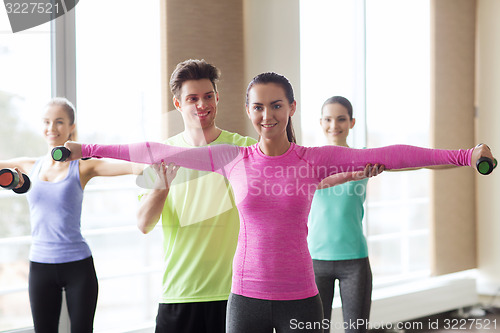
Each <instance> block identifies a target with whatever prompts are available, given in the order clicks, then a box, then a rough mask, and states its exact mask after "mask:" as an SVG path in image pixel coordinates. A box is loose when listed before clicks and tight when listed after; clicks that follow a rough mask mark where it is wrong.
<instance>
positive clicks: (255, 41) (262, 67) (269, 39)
mask: <svg viewBox="0 0 500 333" xmlns="http://www.w3.org/2000/svg"><path fill="white" fill-rule="evenodd" d="M299 14H300V13H299V0H244V1H243V18H244V26H243V29H244V37H245V45H244V49H245V80H246V84H248V83H249V82H250V80H252V78H253V77H254V76H256V75H257V74H260V73H262V72H267V71H274V72H277V73H280V74H282V75H285V76H286V77H287V78H288V79H289V80H290V82H291V83H292V85H293V89H294V93H295V99H296V100H297V111H298V112H297V113H295V115H294V116H293V123H294V129H295V134H296V136H297V139H298V141H299V142H300V109H301V108H300V40H299V36H300V24H299V23H300V22H299V16H300V15H299ZM247 126H249V128H248V129H247V131H248V132H249V133H255V130H254V129H253V128H251V127H252V124H250V122H248V125H247Z"/></svg>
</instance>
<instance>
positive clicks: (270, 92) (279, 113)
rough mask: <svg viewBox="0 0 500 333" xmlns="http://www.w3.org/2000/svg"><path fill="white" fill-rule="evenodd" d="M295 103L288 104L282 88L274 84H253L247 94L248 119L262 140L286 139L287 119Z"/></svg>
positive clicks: (293, 110) (292, 112)
mask: <svg viewBox="0 0 500 333" xmlns="http://www.w3.org/2000/svg"><path fill="white" fill-rule="evenodd" d="M295 108H296V102H295V101H293V103H290V102H289V101H288V99H287V97H286V94H285V90H284V89H283V87H282V86H281V85H279V84H276V83H265V84H255V85H253V86H252V88H251V89H250V90H249V92H248V105H247V107H246V110H247V114H248V117H249V118H250V120H251V121H252V124H253V126H254V128H255V130H256V131H257V133H258V134H259V135H260V136H261V138H263V139H280V138H282V137H285V138H286V126H287V124H288V119H289V117H291V116H293V114H294V113H295Z"/></svg>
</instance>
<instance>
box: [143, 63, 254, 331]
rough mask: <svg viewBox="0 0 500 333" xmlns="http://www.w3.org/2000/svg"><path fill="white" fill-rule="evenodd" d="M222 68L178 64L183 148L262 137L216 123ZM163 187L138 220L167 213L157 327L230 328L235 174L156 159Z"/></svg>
mask: <svg viewBox="0 0 500 333" xmlns="http://www.w3.org/2000/svg"><path fill="white" fill-rule="evenodd" d="M219 76H220V71H219V70H218V69H217V68H216V67H215V66H213V65H211V64H208V63H206V62H205V61H204V60H186V61H184V62H181V63H179V64H178V65H177V67H176V69H175V70H174V72H173V73H172V76H171V79H170V89H171V91H172V94H173V95H174V97H173V103H174V106H175V108H176V109H177V110H178V111H179V112H180V113H181V115H182V119H183V122H184V131H183V132H182V133H180V134H178V135H176V136H174V137H172V138H170V139H168V140H167V141H166V143H168V144H171V145H175V146H182V147H198V146H204V145H207V144H208V145H211V144H220V143H229V144H233V145H238V146H249V145H252V144H254V143H256V142H257V141H256V140H254V139H253V138H250V137H243V136H241V135H239V134H236V133H231V132H227V131H224V130H221V129H219V128H218V127H217V126H216V125H215V118H216V115H217V103H218V101H219V94H218V92H217V86H216V83H217V81H218V79H219ZM155 169H156V170H157V173H158V175H159V179H160V180H161V183H164V184H165V186H163V188H156V189H153V190H151V191H150V192H148V193H147V194H145V195H144V196H143V197H142V198H141V205H140V208H139V211H138V214H137V217H138V222H137V225H138V227H139V229H140V230H141V231H142V232H143V233H148V232H150V231H151V230H152V229H153V228H154V227H155V225H156V224H157V223H158V220H159V218H160V215H161V217H162V230H163V239H164V244H163V245H164V262H165V266H164V274H163V289H162V296H161V299H160V304H159V307H158V315H157V317H156V332H157V333H159V332H176V333H184V332H186V333H187V332H190V333H203V332H225V319H226V305H227V299H228V297H229V293H230V290H231V274H232V260H233V256H234V252H235V249H236V244H237V240H238V232H239V217H238V211H237V209H236V206H235V205H234V199H233V195H232V190H231V188H230V185H229V183H228V181H227V180H226V179H225V178H224V177H222V176H221V175H219V174H216V173H209V172H202V171H196V170H189V169H185V168H181V169H178V168H177V167H176V166H173V165H165V164H162V165H160V166H155Z"/></svg>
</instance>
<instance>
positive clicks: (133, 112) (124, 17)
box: [75, 0, 162, 331]
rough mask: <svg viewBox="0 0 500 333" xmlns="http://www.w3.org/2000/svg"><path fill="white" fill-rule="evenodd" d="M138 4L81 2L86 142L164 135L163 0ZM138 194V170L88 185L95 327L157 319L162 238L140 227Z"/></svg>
mask: <svg viewBox="0 0 500 333" xmlns="http://www.w3.org/2000/svg"><path fill="white" fill-rule="evenodd" d="M138 4H139V3H138V2H137V1H131V0H125V1H124V0H113V1H111V0H108V1H98V0H87V1H80V2H79V3H78V6H76V7H75V10H76V59H77V66H76V67H77V75H76V76H77V111H78V131H79V132H78V135H79V140H80V141H82V142H93V143H130V142H137V141H144V140H151V141H159V140H160V125H161V121H160V120H161V109H160V45H159V44H160V43H159V41H160V37H159V33H160V27H159V17H160V15H159V1H158V0H154V1H152V0H151V1H143V2H140V5H138ZM96 8H99V10H96ZM112 13H117V15H114V14H112ZM118 13H119V14H118ZM110 15H112V24H110ZM138 194H139V189H138V187H137V186H136V185H135V177H134V176H123V177H113V178H98V179H93V180H92V181H91V182H90V183H89V185H88V186H87V189H86V194H85V200H84V207H83V213H82V230H83V233H84V236H85V238H86V239H87V241H88V242H89V245H90V247H91V249H92V253H93V256H94V260H95V265H96V271H97V276H98V278H99V300H98V304H97V311H96V317H95V325H94V327H95V329H96V330H106V329H112V330H114V331H120V330H124V329H126V328H127V329H130V328H131V327H134V326H136V325H140V324H142V323H144V322H145V321H148V322H151V323H153V322H154V317H155V315H156V311H157V306H158V298H159V296H160V292H161V290H160V288H161V273H160V271H161V261H162V240H161V235H160V230H159V229H156V230H154V231H153V232H151V233H150V234H148V235H146V236H145V235H143V234H141V233H140V231H139V230H138V229H137V227H136V218H135V216H136V211H137V207H138Z"/></svg>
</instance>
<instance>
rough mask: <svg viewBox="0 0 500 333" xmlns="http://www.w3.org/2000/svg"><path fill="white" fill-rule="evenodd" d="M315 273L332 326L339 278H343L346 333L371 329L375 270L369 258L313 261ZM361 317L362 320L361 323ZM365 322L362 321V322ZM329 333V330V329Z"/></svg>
mask: <svg viewBox="0 0 500 333" xmlns="http://www.w3.org/2000/svg"><path fill="white" fill-rule="evenodd" d="M313 266H314V275H315V279H316V285H317V286H318V290H319V294H320V296H321V300H322V302H323V311H324V313H325V319H328V323H330V324H331V325H330V326H334V325H335V324H333V323H331V316H332V301H333V292H334V285H335V280H337V279H338V280H339V286H340V298H341V299H342V312H343V315H344V323H343V327H344V328H345V333H361V332H366V331H367V325H368V320H369V317H370V306H371V296H372V271H371V268H370V261H369V260H368V258H362V259H353V260H333V261H327V260H313ZM358 319H361V320H362V324H361V325H357V324H355V323H358ZM360 323H361V321H360ZM325 332H328V330H325Z"/></svg>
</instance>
